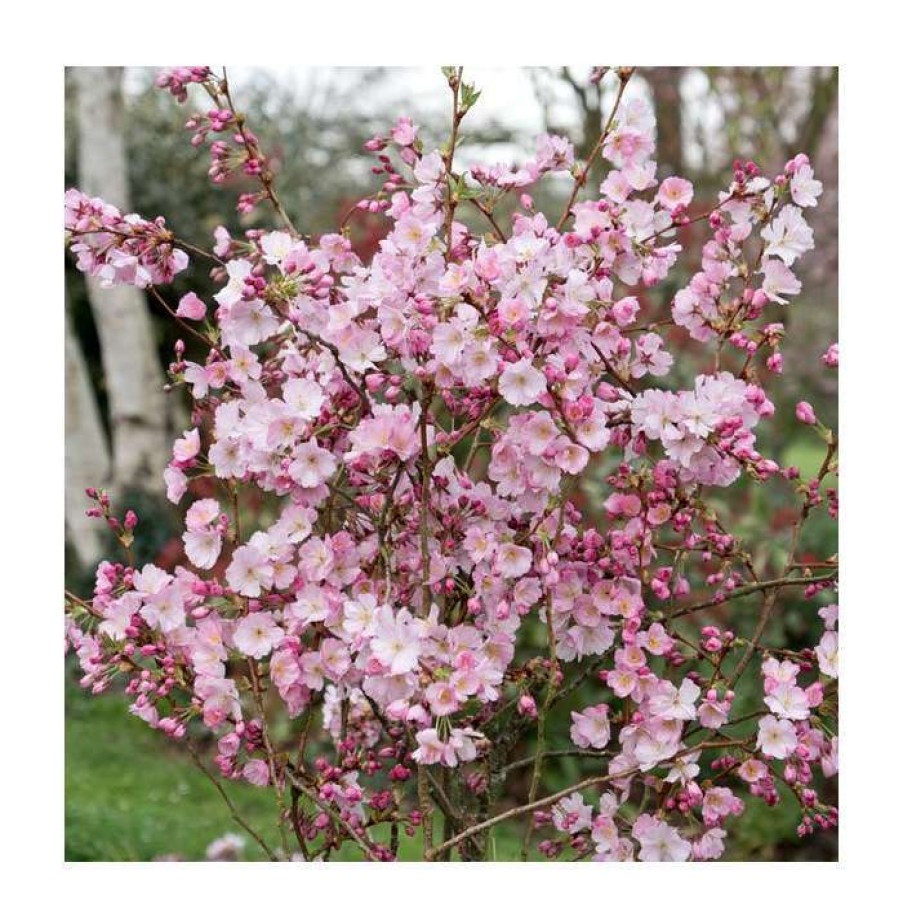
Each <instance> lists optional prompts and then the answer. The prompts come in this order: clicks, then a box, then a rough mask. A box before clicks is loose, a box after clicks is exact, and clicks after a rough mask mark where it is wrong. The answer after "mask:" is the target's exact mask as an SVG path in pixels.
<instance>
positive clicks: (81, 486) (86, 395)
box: [65, 311, 110, 568]
mask: <svg viewBox="0 0 903 903" xmlns="http://www.w3.org/2000/svg"><path fill="white" fill-rule="evenodd" d="M65 320H66V490H65V516H66V536H67V538H68V540H69V543H70V545H71V546H72V549H73V550H74V552H75V555H76V557H77V558H78V560H79V563H80V564H81V565H82V567H85V568H87V567H90V566H91V565H93V564H96V563H97V561H98V560H99V559H100V556H101V555H102V553H103V547H102V543H101V532H102V531H103V530H104V523H103V521H101V520H96V519H94V518H89V517H87V516H86V515H85V511H86V510H87V508H88V507H89V506H90V502H89V500H88V498H87V496H86V495H85V489H87V488H88V487H89V486H106V485H108V482H109V479H110V453H109V450H108V448H107V437H106V435H105V434H104V429H103V423H101V419H100V411H99V410H98V407H97V399H96V398H95V396H94V390H93V389H92V387H91V378H90V376H89V374H88V368H87V366H86V365H85V359H84V356H83V355H82V350H81V346H80V345H79V344H78V339H77V338H76V336H75V332H74V330H73V329H72V323H71V321H70V318H69V314H68V311H67V312H66V314H65Z"/></svg>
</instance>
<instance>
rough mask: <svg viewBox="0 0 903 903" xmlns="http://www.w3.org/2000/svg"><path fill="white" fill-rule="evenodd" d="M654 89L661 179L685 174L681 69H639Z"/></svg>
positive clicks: (657, 67)
mask: <svg viewBox="0 0 903 903" xmlns="http://www.w3.org/2000/svg"><path fill="white" fill-rule="evenodd" d="M640 71H641V73H642V75H643V77H644V78H645V79H646V81H647V82H648V83H649V87H650V88H651V90H652V100H653V105H654V107H655V122H656V128H657V136H656V137H657V141H656V144H657V146H658V163H659V167H660V171H661V176H660V177H659V178H661V177H662V176H673V175H683V174H684V172H683V168H684V164H683V134H682V124H681V100H680V80H681V77H682V76H683V67H681V66H651V67H650V68H648V69H641V70H640Z"/></svg>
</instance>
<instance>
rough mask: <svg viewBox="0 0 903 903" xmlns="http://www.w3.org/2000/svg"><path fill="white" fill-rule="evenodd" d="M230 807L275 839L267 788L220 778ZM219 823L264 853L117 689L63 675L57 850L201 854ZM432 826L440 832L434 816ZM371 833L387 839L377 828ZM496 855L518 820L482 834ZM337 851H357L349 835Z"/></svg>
mask: <svg viewBox="0 0 903 903" xmlns="http://www.w3.org/2000/svg"><path fill="white" fill-rule="evenodd" d="M227 791H228V793H229V796H230V797H231V798H232V800H233V803H234V804H235V806H236V808H237V809H238V810H239V811H240V812H241V814H242V815H243V816H244V817H245V818H246V819H247V820H248V822H249V823H250V824H251V825H252V826H253V827H254V828H255V830H259V831H260V833H261V834H262V835H263V837H264V840H266V841H267V843H269V844H270V846H271V847H277V846H278V845H279V836H278V831H277V830H276V827H275V825H274V811H275V810H274V805H275V804H274V801H273V797H272V791H270V790H269V789H268V788H257V787H252V786H251V785H249V784H244V783H238V782H227ZM226 832H232V833H235V834H239V835H241V836H243V837H244V838H245V840H246V846H245V854H244V858H246V859H264V858H265V856H264V854H263V852H262V851H261V850H260V849H259V847H258V846H257V845H256V843H255V842H254V840H253V839H252V838H251V837H250V836H249V835H247V834H246V832H244V831H243V830H242V829H241V827H240V826H239V825H237V824H236V823H235V822H234V821H233V819H232V817H231V815H230V814H229V811H228V809H227V807H226V805H225V803H223V801H222V799H221V798H220V796H219V795H218V794H217V792H216V789H215V788H214V787H213V785H212V784H211V783H210V781H209V779H208V778H207V777H205V776H204V775H203V774H202V773H201V772H200V771H199V770H198V768H197V766H196V765H195V764H194V762H193V761H192V760H191V758H190V757H189V756H188V755H187V754H186V753H185V751H184V750H183V749H181V748H180V747H178V746H176V745H175V744H174V743H173V742H172V741H171V740H168V739H167V738H166V737H164V736H163V735H162V734H160V733H158V732H157V731H153V730H151V729H150V728H149V727H147V725H145V724H144V723H143V722H142V721H140V720H139V719H138V718H135V717H134V716H132V715H130V714H129V713H128V711H127V702H126V700H125V698H124V697H123V696H121V695H117V694H116V693H115V692H111V693H109V694H105V695H101V696H91V695H90V694H89V693H87V692H86V691H84V690H82V689H80V688H79V687H78V686H77V684H76V682H75V680H74V679H73V678H72V677H68V678H67V681H66V827H65V855H66V860H67V861H68V862H74V861H104V862H106V861H149V860H153V859H159V858H168V857H172V856H176V857H178V858H181V859H187V860H201V859H204V851H205V849H206V847H207V845H208V844H209V843H210V842H211V841H212V840H214V839H215V838H217V837H220V836H222V835H223V834H225V833H226ZM435 836H436V837H437V838H440V837H441V836H442V826H441V821H440V820H438V819H437V824H436V827H435ZM374 837H375V839H377V840H381V841H384V842H385V841H386V840H387V837H386V836H381V834H380V832H379V831H378V830H377V831H376V832H374ZM422 850H423V844H422V839H421V837H420V836H419V835H415V836H414V837H410V838H409V837H406V836H404V835H402V839H401V848H400V851H399V852H400V858H401V859H402V860H405V861H415V860H420V859H421V858H422ZM490 850H491V851H492V855H490V858H495V859H497V860H500V861H511V860H516V859H518V858H519V856H520V837H519V834H518V832H517V829H516V828H513V827H509V826H507V825H506V826H505V827H504V829H500V830H497V831H496V832H495V834H494V835H493V836H492V837H491V838H490ZM337 858H338V859H344V860H350V861H354V860H360V859H361V858H362V856H361V854H360V852H359V851H358V850H357V849H356V848H354V847H353V845H347V846H346V848H345V849H344V850H343V851H342V853H341V855H339V856H338V857H337Z"/></svg>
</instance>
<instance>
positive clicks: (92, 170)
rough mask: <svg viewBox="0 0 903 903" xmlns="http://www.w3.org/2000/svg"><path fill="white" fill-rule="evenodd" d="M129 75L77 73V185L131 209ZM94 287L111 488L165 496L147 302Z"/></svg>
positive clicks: (125, 291)
mask: <svg viewBox="0 0 903 903" xmlns="http://www.w3.org/2000/svg"><path fill="white" fill-rule="evenodd" d="M122 71H123V70H122V69H119V68H112V67H96V68H95V67H82V68H77V69H75V70H74V73H75V80H76V84H77V103H78V106H77V109H78V171H79V179H78V181H79V185H80V187H81V189H82V190H83V191H84V192H86V193H87V194H89V195H91V196H97V197H102V198H103V199H104V200H106V201H108V202H110V203H112V204H115V205H116V206H118V207H119V208H120V209H121V210H124V211H129V210H131V204H130V201H129V192H128V174H127V171H126V152H125V140H124V136H123V102H122ZM87 289H88V300H89V302H90V305H91V311H92V313H93V316H94V322H95V324H96V326H97V333H98V336H99V339H100V352H101V358H102V361H103V369H104V375H105V383H106V389H107V395H108V399H109V423H110V438H111V445H112V471H111V474H110V476H111V479H112V485H113V487H114V488H116V489H124V488H140V489H143V490H144V491H146V492H149V493H159V492H160V491H161V488H162V487H161V486H160V485H159V481H160V473H161V472H162V470H163V468H164V467H165V466H166V463H167V461H168V460H169V438H168V430H167V425H166V414H165V409H164V404H163V394H162V392H161V391H160V388H161V386H162V383H163V372H162V369H161V367H160V362H159V360H158V358H157V353H156V349H155V347H154V338H153V330H152V328H151V320H150V315H149V313H148V309H147V301H146V299H145V297H144V295H143V294H142V293H141V292H140V291H138V290H137V289H135V288H133V287H131V286H126V285H119V286H115V287H114V288H110V289H103V288H101V287H100V286H99V285H98V284H97V283H96V282H95V281H94V280H93V279H88V280H87Z"/></svg>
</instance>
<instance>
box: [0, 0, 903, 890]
mask: <svg viewBox="0 0 903 903" xmlns="http://www.w3.org/2000/svg"><path fill="white" fill-rule="evenodd" d="M211 8H214V9H216V10H217V11H218V12H217V15H218V19H217V20H216V21H215V22H212V23H211V22H210V21H209V19H208V14H207V13H206V12H205V10H209V9H211ZM880 8H881V9H885V8H887V9H889V8H890V7H889V6H888V7H880ZM877 9H878V7H877V5H875V6H871V5H869V4H867V3H860V4H858V5H856V6H855V7H854V8H853V9H852V10H851V11H849V12H846V13H844V14H838V13H837V12H835V7H831V6H829V5H827V4H824V3H818V4H816V3H808V2H806V3H803V2H797V3H792V4H791V3H786V2H781V3H778V2H761V0H760V2H757V3H755V4H730V3H725V2H717V3H716V2H706V3H701V2H685V3H674V2H652V0H646V2H635V3H629V4H621V5H617V4H605V3H601V2H599V0H596V2H571V3H569V4H563V5H560V6H556V5H548V6H544V5H539V4H535V3H531V4H527V3H526V2H523V3H520V4H517V3H511V2H505V3H496V4H492V3H491V2H490V0H479V2H465V0H456V2H454V3H449V4H442V3H437V4H435V5H434V4H430V3H426V2H424V0H420V2H416V3H412V2H406V3H400V2H393V3H390V4H375V3H372V2H368V3H359V2H349V0H346V2H344V3H342V4H340V5H339V4H324V7H323V8H315V7H310V6H309V5H308V4H302V3H298V2H291V3H289V2H276V0H270V2H268V3H265V4H260V5H256V6H255V5H251V6H250V7H249V6H248V4H247V3H233V2H225V0H220V2H219V3H217V4H215V5H213V6H210V5H207V4H205V5H204V7H203V8H201V7H200V6H198V7H194V6H190V5H189V4H188V3H185V2H184V0H183V2H180V3H170V2H162V0H155V2H152V3H147V4H146V5H144V6H139V5H133V6H124V5H122V4H119V5H115V4H114V5H100V6H97V5H93V6H92V5H90V4H89V5H73V6H71V7H70V8H69V10H68V12H67V13H66V17H65V18H64V19H62V20H57V21H54V14H53V13H52V12H51V11H50V10H49V9H47V8H46V7H45V6H44V5H41V6H39V5H38V4H33V5H31V6H29V7H27V8H26V7H19V8H13V7H7V11H6V15H5V17H4V18H5V22H4V31H5V33H6V34H7V36H8V42H7V47H6V53H7V56H6V58H5V60H4V61H3V74H4V78H3V79H2V81H0V85H2V91H3V97H2V106H0V111H2V120H0V121H2V128H3V138H2V146H3V148H4V153H3V159H4V174H5V176H6V178H5V179H4V182H5V183H7V184H5V185H4V188H3V199H4V201H5V204H4V208H5V209H4V215H3V216H2V217H0V224H2V225H0V228H2V235H0V248H2V249H3V261H4V269H3V273H4V277H5V278H4V288H5V291H4V292H3V302H2V303H3V305H4V314H5V317H4V321H3V325H4V329H3V335H4V336H5V338H6V342H4V347H3V367H4V380H3V386H4V395H3V424H4V429H3V431H2V436H3V441H2V442H0V449H2V451H0V453H2V455H3V459H2V470H0V473H2V474H4V475H5V476H6V478H7V479H6V481H5V482H6V484H7V485H6V486H5V487H4V488H5V490H6V491H5V492H4V501H5V502H6V504H5V505H4V508H5V510H4V512H3V516H2V518H0V522H2V530H3V532H4V537H3V538H4V540H5V542H4V543H3V546H2V548H3V550H4V553H5V554H4V556H3V563H4V571H3V573H4V575H5V576H6V577H7V578H10V577H11V578H12V579H11V580H7V581H4V590H5V592H4V593H3V600H2V604H3V606H4V610H5V612H4V613H5V618H4V620H3V641H2V648H3V663H4V668H3V674H4V678H5V679H4V680H3V692H4V700H5V703H6V704H5V706H4V708H3V716H4V717H3V726H4V730H3V732H2V736H3V740H4V742H3V743H2V744H0V748H2V754H0V755H2V768H0V774H2V775H3V778H4V782H5V785H4V790H3V801H4V805H3V814H2V818H0V823H2V832H3V835H4V837H3V838H2V839H0V850H2V855H3V859H4V860H5V862H6V864H10V865H11V870H10V872H11V873H8V874H7V876H6V881H5V882H4V884H5V885H6V887H9V888H10V889H13V888H16V887H17V885H18V882H17V881H16V879H17V878H18V879H20V880H21V882H22V885H23V886H27V887H28V888H29V890H32V891H44V890H46V891H49V892H53V891H56V892H57V893H58V894H60V895H62V894H65V898H66V899H67V900H72V901H81V900H83V899H84V900H88V899H90V900H92V901H106V900H113V899H120V898H122V897H124V896H126V895H127V896H128V897H129V898H130V899H131V900H134V901H136V903H138V901H143V900H151V899H153V900H154V901H155V903H159V901H160V900H161V899H164V900H165V899H167V898H170V899H174V900H182V899H200V898H201V895H203V897H204V898H211V897H213V896H214V895H215V894H217V893H218V892H221V891H224V890H226V891H228V892H229V896H230V898H231V899H234V898H235V897H236V895H237V894H242V895H247V897H248V898H249V899H250V898H251V897H252V896H253V897H257V898H263V897H264V895H269V894H270V893H272V892H273V891H282V892H285V891H289V892H291V893H292V894H293V895H294V894H297V895H298V896H301V895H303V896H304V897H305V898H308V899H316V898H317V895H318V894H319V893H320V892H322V893H323V898H324V899H339V900H344V899H346V898H347V899H349V900H357V899H366V900H372V901H377V903H379V901H382V900H384V899H393V900H394V899H400V898H402V893H403V892H404V891H411V892H415V893H416V894H417V896H418V898H420V899H424V900H427V901H429V903H440V901H444V900H455V901H460V900H461V899H462V892H463V893H464V894H466V898H468V899H483V898H485V899H492V898H493V897H495V896H496V895H499V896H503V897H507V898H510V897H511V896H512V894H514V893H516V894H523V893H524V892H525V891H526V892H527V897H525V899H532V898H540V899H547V900H548V899H553V898H557V899H564V898H565V897H566V896H569V895H572V894H573V895H577V894H579V893H581V892H583V893H589V894H592V895H593V896H596V895H605V896H611V895H613V894H624V893H625V892H626V894H628V895H629V898H630V899H637V900H644V899H647V898H649V899H652V898H653V897H654V896H655V895H657V894H661V895H662V896H665V895H668V896H672V895H674V894H675V893H692V894H694V895H698V894H703V893H705V894H708V893H710V892H712V891H714V892H716V893H718V892H720V893H721V894H723V896H724V898H725V899H726V900H729V901H731V903H734V901H737V903H739V901H744V900H755V901H757V903H761V900H762V899H763V897H765V898H769V897H771V896H772V895H775V894H778V895H780V897H781V898H789V897H792V896H796V895H798V894H802V893H806V894H813V895H814V894H818V895H819V897H820V898H821V899H827V900H835V899H848V898H849V897H851V896H853V895H855V894H857V893H861V892H862V891H863V890H865V885H864V884H863V883H862V882H863V881H864V880H865V879H866V878H874V879H876V880H877V881H880V880H881V872H882V871H883V870H885V869H886V870H888V872H889V871H890V870H891V869H893V870H894V872H896V869H897V868H898V862H897V861H896V858H895V857H897V856H898V855H899V853H898V850H897V846H898V844H897V842H896V841H897V838H898V837H899V835H900V828H899V820H898V819H897V818H896V817H895V816H896V802H897V799H898V798H899V791H898V789H897V788H898V787H899V777H898V770H899V765H898V762H899V750H900V743H899V740H900V728H899V725H900V717H899V715H898V712H897V706H898V702H897V698H896V696H897V694H896V689H897V687H898V686H899V679H898V678H897V677H896V675H895V673H894V672H893V671H892V670H891V669H892V667H893V665H895V664H896V661H895V660H896V659H898V658H899V656H900V650H899V646H900V637H901V631H900V616H899V610H900V605H901V599H900V592H899V585H900V578H899V576H898V575H897V574H896V571H895V568H896V565H897V561H900V560H903V555H901V554H900V551H899V548H898V546H899V542H900V534H901V530H900V527H899V522H900V513H901V511H903V508H901V505H900V501H901V499H900V490H899V478H897V476H896V470H897V466H898V465H897V456H898V454H899V449H900V445H899V444H898V439H899V433H900V430H899V429H898V428H897V424H898V420H899V416H898V411H899V410H900V407H901V406H900V401H899V389H898V388H897V386H898V384H899V381H900V375H899V374H900V371H899V361H900V360H901V355H900V352H899V349H898V347H897V346H898V343H899V340H900V338H899V337H900V336H901V334H903V333H901V329H900V326H901V323H900V313H899V311H900V298H899V289H898V287H897V284H898V277H897V274H896V267H897V265H898V261H899V260H900V259H901V255H903V252H901V249H900V248H899V238H898V233H897V230H898V229H899V225H898V222H897V221H898V219H899V214H898V211H899V209H900V207H901V203H900V200H899V198H900V196H901V194H903V192H901V190H900V187H899V182H900V176H899V173H900V166H899V165H898V163H897V159H898V154H899V149H900V147H901V141H900V138H901V135H900V97H899V94H900V92H899V90H898V85H899V84H900V76H899V74H898V73H899V68H898V67H899V57H900V50H899V48H898V47H897V46H896V38H897V35H898V34H899V30H898V29H897V28H896V27H895V26H894V23H892V21H891V20H890V18H889V14H883V13H879V12H877V11H875V10H877ZM248 10H251V13H252V14H251V15H248V13H247V11H248ZM242 11H245V12H242ZM892 42H894V43H892ZM208 60H209V61H212V62H216V63H218V62H221V61H225V62H226V63H242V64H245V63H247V64H253V63H260V62H266V63H267V64H272V65H275V64H298V63H304V64H323V65H327V64H328V65H337V64H348V65H350V64H354V65H371V64H385V63H391V64H393V65H400V64H418V65H419V64H440V63H450V62H458V61H461V62H463V63H465V64H467V63H479V64H482V65H528V64H538V63H560V62H569V63H575V64H576V63H590V64H592V63H603V62H609V63H632V64H658V65H668V64H671V65H674V64H690V63H699V62H705V63H706V64H712V65H736V64H747V65H766V64H770V65H775V64H795V65H797V64H808V65H815V64H818V65H824V64H840V65H841V206H840V209H841V221H840V234H841V296H842V304H841V345H842V352H841V355H842V358H843V363H842V368H841V373H842V376H841V411H842V428H841V434H842V447H843V464H844V474H845V476H844V480H843V482H842V487H843V488H842V496H841V500H842V524H841V547H842V554H843V558H844V565H843V573H842V596H841V598H842V599H843V613H844V627H843V639H842V642H843V650H844V664H843V666H842V670H843V674H844V688H843V697H842V719H843V728H844V730H843V735H844V739H843V746H842V764H843V769H842V777H841V826H842V827H841V860H842V862H841V864H840V865H832V864H795V865H780V864H770V865H768V866H761V865H756V864H749V863H744V864H740V863H722V864H707V865H699V866H688V865H678V866H671V867H668V866H651V865H649V864H647V865H644V866H626V867H620V866H611V865H606V866H599V865H589V864H584V865H580V866H575V867H566V866H558V865H551V864H549V865H542V864H539V865H519V864H516V865H486V866H471V867H468V866H454V865H448V866H424V865H414V864H410V865H408V864H397V865H392V866H369V865H363V864H362V865H344V866H343V865H339V864H330V865H329V866H325V867H324V866H305V865H296V866H287V865H276V866H267V865H259V866H256V865H255V866H252V865H247V866H242V865H234V866H232V865H230V866H213V865H210V864H200V865H193V864H178V865H170V864H140V865H122V864H118V865H64V864H63V863H62V809H63V806H62V752H63V742H62V737H63V730H62V690H61V686H62V683H61V681H62V657H61V655H60V645H61V644H60V640H61V637H60V629H59V628H60V616H59V611H60V606H59V597H60V590H61V588H62V522H63V517H62V494H63V493H62V467H63V451H62V448H63V446H62V441H63V435H62V430H63V414H62V407H63V397H62V385H63V379H62V370H63V364H62V362H63V349H62V344H63V328H62V303H61V299H62V295H63V292H62V268H61V267H60V266H59V244H60V239H61V226H62V217H61V212H60V211H61V204H60V198H61V195H62V187H63V186H62V179H61V172H62V129H61V123H62V121H63V116H62V84H63V73H62V67H63V65H78V64H82V65H84V64H95V65H97V64H103V65H113V64H130V65H160V64H172V63H182V62H196V61H199V62H206V61H208ZM10 315H12V321H11V322H10ZM879 481H880V482H879ZM437 867H438V868H442V869H443V871H442V872H437V871H436V868H437ZM475 869H479V874H477V873H476V871H475ZM452 873H454V874H452ZM728 873H730V874H728ZM887 877H888V878H889V879H890V880H891V881H893V878H892V877H891V875H888V876H887ZM465 882H466V883H465ZM716 882H718V883H716ZM894 883H896V882H894ZM13 892H14V893H15V890H13ZM405 896H407V895H406V894H405Z"/></svg>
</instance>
